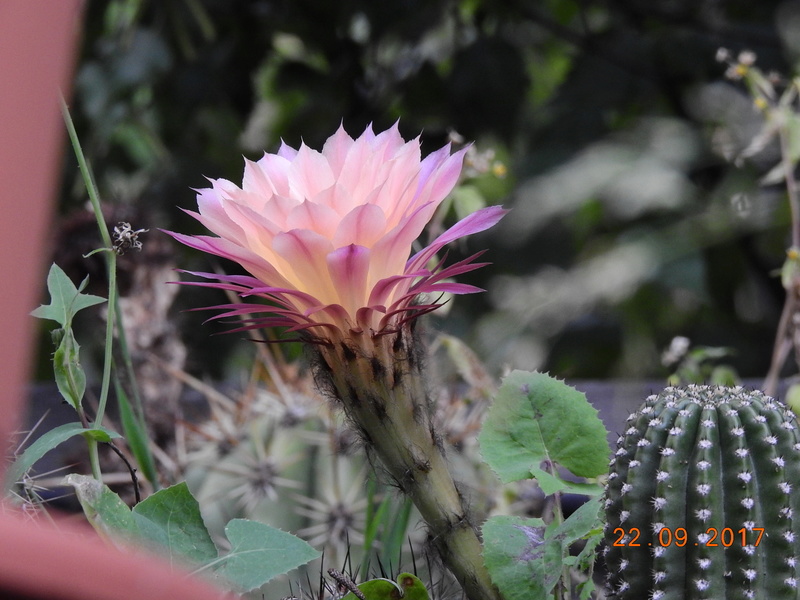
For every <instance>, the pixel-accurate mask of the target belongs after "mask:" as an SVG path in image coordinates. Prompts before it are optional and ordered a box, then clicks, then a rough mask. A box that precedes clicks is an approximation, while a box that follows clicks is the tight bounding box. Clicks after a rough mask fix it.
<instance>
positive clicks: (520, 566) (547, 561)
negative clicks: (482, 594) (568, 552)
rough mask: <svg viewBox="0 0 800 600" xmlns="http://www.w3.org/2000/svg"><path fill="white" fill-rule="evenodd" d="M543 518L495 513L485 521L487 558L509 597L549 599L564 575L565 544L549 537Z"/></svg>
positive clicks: (507, 599) (509, 599) (496, 581)
mask: <svg viewBox="0 0 800 600" xmlns="http://www.w3.org/2000/svg"><path fill="white" fill-rule="evenodd" d="M545 529H546V526H545V524H544V521H542V520H541V519H523V518H521V517H509V516H497V517H492V518H490V519H489V520H488V521H486V523H484V525H483V530H482V531H483V540H484V547H483V558H484V561H485V562H486V568H487V569H488V570H489V574H490V575H491V576H492V581H493V582H494V584H495V585H496V586H497V587H498V589H499V590H500V592H501V593H502V595H503V598H504V599H505V600H545V599H546V598H548V597H550V593H551V591H552V590H553V588H554V587H555V585H556V584H557V583H558V580H559V578H560V576H561V565H562V553H561V547H560V545H558V544H555V543H552V542H550V543H548V542H546V540H545Z"/></svg>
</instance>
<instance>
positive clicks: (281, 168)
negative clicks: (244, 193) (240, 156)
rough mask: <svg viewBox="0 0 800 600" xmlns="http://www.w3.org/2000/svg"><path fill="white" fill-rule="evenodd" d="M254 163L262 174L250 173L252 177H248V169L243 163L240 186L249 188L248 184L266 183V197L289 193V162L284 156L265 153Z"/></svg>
mask: <svg viewBox="0 0 800 600" xmlns="http://www.w3.org/2000/svg"><path fill="white" fill-rule="evenodd" d="M255 164H256V167H257V169H258V170H259V171H261V174H262V176H257V175H256V174H255V173H251V174H250V175H251V176H252V177H248V169H247V166H246V165H245V177H246V179H245V181H244V182H243V184H242V186H243V187H244V188H245V189H249V187H250V185H256V186H258V185H262V186H263V185H268V186H269V187H268V192H267V194H268V195H267V197H269V196H271V195H272V194H278V195H279V196H288V195H289V167H291V164H292V163H291V162H290V161H289V159H287V158H286V157H285V156H279V155H277V154H265V155H264V157H263V158H262V159H260V160H259V161H258V162H257V163H255Z"/></svg>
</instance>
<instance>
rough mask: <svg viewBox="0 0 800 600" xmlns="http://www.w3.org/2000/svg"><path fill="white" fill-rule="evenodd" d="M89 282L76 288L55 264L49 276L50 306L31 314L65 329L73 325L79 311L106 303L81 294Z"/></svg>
mask: <svg viewBox="0 0 800 600" xmlns="http://www.w3.org/2000/svg"><path fill="white" fill-rule="evenodd" d="M86 282H87V280H86V279H84V280H83V282H81V285H80V288H76V287H75V284H73V283H72V280H71V279H70V278H69V277H67V274H66V273H64V271H63V269H61V267H59V266H58V265H57V264H55V263H53V264H52V265H51V266H50V272H49V273H48V274H47V291H48V292H49V293H50V304H43V305H41V306H40V307H39V308H37V309H36V310H34V311H33V312H31V314H32V315H33V316H34V317H38V318H40V319H50V320H52V321H56V322H57V323H59V324H60V325H61V326H62V327H64V328H65V329H68V328H69V326H70V324H71V323H72V317H74V316H75V313H77V312H78V311H79V310H82V309H84V308H88V307H90V306H94V305H95V304H100V303H101V302H105V301H106V299H105V298H101V297H100V296H94V295H92V294H81V292H80V290H82V289H83V288H84V287H85V286H86Z"/></svg>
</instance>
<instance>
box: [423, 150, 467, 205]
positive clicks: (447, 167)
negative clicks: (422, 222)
mask: <svg viewBox="0 0 800 600" xmlns="http://www.w3.org/2000/svg"><path fill="white" fill-rule="evenodd" d="M445 149H447V151H448V152H449V150H450V148H449V146H445V147H444V148H442V150H445ZM466 151H467V149H466V148H463V149H462V150H459V151H458V152H456V153H454V154H452V155H449V154H448V155H447V156H445V157H444V160H443V161H441V163H440V164H439V165H437V167H436V170H435V171H434V172H433V173H431V174H430V177H427V178H425V179H424V180H423V178H422V175H420V187H419V190H418V191H417V199H418V201H419V202H435V203H436V204H439V203H440V202H441V201H442V200H444V199H445V197H447V194H449V193H450V192H451V191H453V188H454V187H455V185H456V183H458V178H459V176H460V175H461V167H462V164H463V162H464V154H465V153H466ZM434 154H436V153H434ZM428 158H430V156H429V157H428ZM423 162H424V161H423Z"/></svg>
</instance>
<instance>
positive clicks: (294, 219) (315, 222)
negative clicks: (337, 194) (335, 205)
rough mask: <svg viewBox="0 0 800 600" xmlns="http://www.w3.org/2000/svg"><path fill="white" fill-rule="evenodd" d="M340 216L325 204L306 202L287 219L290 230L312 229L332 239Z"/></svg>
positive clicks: (299, 205) (296, 208)
mask: <svg viewBox="0 0 800 600" xmlns="http://www.w3.org/2000/svg"><path fill="white" fill-rule="evenodd" d="M338 221H339V216H338V215H337V214H336V211H335V210H333V209H332V208H330V207H329V206H326V205H324V204H317V203H314V202H311V201H309V200H305V201H303V202H301V203H300V204H298V205H297V206H295V207H294V208H293V209H292V210H291V212H290V213H289V216H288V218H287V219H286V227H287V228H288V229H310V230H311V231H316V232H317V233H319V234H320V235H323V236H324V237H326V238H328V239H331V238H332V237H333V234H334V232H335V231H336V225H337V223H338Z"/></svg>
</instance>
